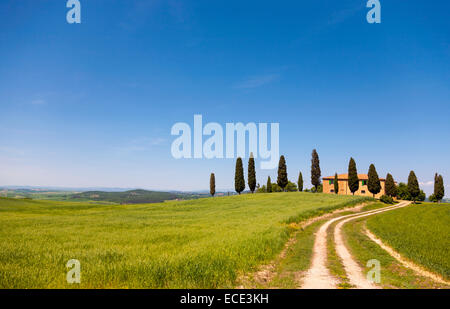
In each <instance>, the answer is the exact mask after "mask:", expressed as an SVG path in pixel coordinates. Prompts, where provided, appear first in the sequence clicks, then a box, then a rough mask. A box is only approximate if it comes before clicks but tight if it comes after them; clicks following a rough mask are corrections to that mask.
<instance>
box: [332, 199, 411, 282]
mask: <svg viewBox="0 0 450 309" xmlns="http://www.w3.org/2000/svg"><path fill="white" fill-rule="evenodd" d="M409 204H410V202H401V203H399V204H397V205H395V206H392V207H385V208H382V209H378V210H376V211H373V212H370V213H369V212H367V213H361V214H358V215H355V216H353V217H351V218H347V219H344V220H342V221H339V223H338V224H336V226H335V227H334V245H335V248H336V253H337V255H338V256H339V257H340V259H341V260H342V264H343V266H344V269H345V272H346V273H347V277H348V278H349V280H350V284H352V285H354V286H355V287H356V288H357V289H377V288H379V286H378V285H376V284H375V283H372V282H370V281H368V280H367V278H366V277H365V276H364V273H363V270H362V269H361V267H360V266H359V264H358V263H357V262H356V261H355V260H354V258H353V257H352V255H351V253H350V251H349V250H348V248H347V246H346V245H345V243H344V238H343V236H342V226H343V225H344V224H346V223H348V222H350V221H352V220H355V219H359V218H363V217H368V216H372V215H375V214H379V213H382V212H386V211H390V210H394V209H398V208H402V207H405V206H408V205H409ZM341 219H342V217H341Z"/></svg>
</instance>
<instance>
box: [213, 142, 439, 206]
mask: <svg viewBox="0 0 450 309" xmlns="http://www.w3.org/2000/svg"><path fill="white" fill-rule="evenodd" d="M311 157H312V158H311V183H312V184H313V185H314V187H315V189H316V192H317V189H318V187H319V185H320V184H321V170H320V160H319V155H318V153H317V151H316V149H313V151H312V154H311ZM434 182H435V183H434V194H433V195H432V199H435V200H436V201H440V200H442V198H443V197H444V194H445V192H444V180H443V177H442V175H438V174H437V173H436V174H435V177H434ZM247 183H248V186H249V189H250V191H251V192H252V193H254V192H255V189H256V170H255V159H254V157H253V154H250V158H249V161H248V179H247ZM288 183H289V180H288V176H287V167H286V159H285V157H284V156H283V155H282V156H280V160H279V163H278V176H277V184H278V186H280V188H281V189H283V190H285V188H286V186H287V185H288ZM297 185H298V190H299V191H303V175H302V173H301V172H300V173H299V175H298V181H297ZM348 186H349V189H350V192H352V194H353V195H354V194H355V192H356V191H358V189H359V177H358V171H357V168H356V162H355V160H354V159H353V158H350V161H349V164H348ZM234 188H235V190H236V192H237V193H238V194H241V192H242V191H244V189H245V180H244V167H243V163H242V158H240V157H239V158H237V160H236V170H235V174H234ZM407 188H408V192H409V194H410V195H411V198H412V200H413V201H415V200H416V198H417V197H418V196H419V194H420V187H419V182H418V180H417V177H416V174H415V173H414V171H411V172H410V173H409V176H408V184H407ZM367 189H368V190H369V192H370V193H372V194H373V196H374V197H375V195H376V194H378V193H380V191H381V182H380V178H379V177H378V173H377V170H376V168H375V165H373V164H371V165H370V166H369V172H368V181H367ZM266 190H267V192H272V182H271V179H270V176H269V177H268V178H267V185H266ZM334 192H335V194H338V192H339V182H338V175H337V173H336V174H335V175H334ZM215 193H216V184H215V175H214V173H212V174H211V177H210V194H211V195H212V196H214V195H215ZM385 194H386V195H388V196H390V197H395V196H397V186H396V185H395V181H394V178H393V177H392V175H391V174H389V173H388V174H387V175H386V183H385Z"/></svg>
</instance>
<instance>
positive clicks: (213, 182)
mask: <svg viewBox="0 0 450 309" xmlns="http://www.w3.org/2000/svg"><path fill="white" fill-rule="evenodd" d="M209 193H210V194H211V196H214V194H216V176H214V173H211V177H210V178H209Z"/></svg>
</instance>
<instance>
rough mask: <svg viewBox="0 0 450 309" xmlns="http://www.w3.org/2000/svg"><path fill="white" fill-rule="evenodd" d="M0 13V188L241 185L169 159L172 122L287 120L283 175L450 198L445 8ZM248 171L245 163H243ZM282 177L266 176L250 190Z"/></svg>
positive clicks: (121, 8)
mask: <svg viewBox="0 0 450 309" xmlns="http://www.w3.org/2000/svg"><path fill="white" fill-rule="evenodd" d="M80 2H81V5H82V9H81V16H82V17H81V19H82V23H81V24H68V23H67V22H66V13H67V11H68V9H67V8H66V1H65V0H59V1H40V0H21V1H16V0H2V1H1V2H0V23H1V27H0V107H1V113H0V185H40V186H78V187H80V186H81V187H87V186H98V187H127V188H130V187H140V188H145V189H163V190H171V189H173V190H201V189H208V187H209V174H210V173H211V172H215V174H216V184H217V189H218V190H220V189H228V188H233V187H234V185H233V181H234V164H235V161H234V160H231V159H212V160H206V159H197V160H194V159H190V160H188V159H181V160H176V159H174V158H172V156H171V152H170V147H171V143H172V141H173V140H174V139H175V137H173V136H171V135H170V130H171V127H172V125H173V124H175V123H176V122H180V121H181V122H187V123H190V124H192V123H193V117H194V114H202V115H203V121H204V122H218V123H220V124H222V125H225V123H226V122H234V123H236V122H240V121H241V122H244V123H247V122H255V123H259V122H269V123H270V122H278V123H279V124H280V152H281V153H282V154H284V155H285V156H286V160H287V166H288V176H289V178H290V179H291V180H293V181H296V179H297V175H298V172H299V171H300V170H301V171H302V172H303V174H304V178H305V182H306V185H307V187H310V186H311V184H310V172H309V171H310V158H311V151H312V149H313V148H317V151H318V153H319V156H320V160H321V168H322V175H323V176H329V175H333V174H334V173H335V172H338V173H344V172H346V170H347V165H348V160H349V158H350V156H353V157H354V158H355V160H356V163H357V167H358V172H360V173H367V170H368V167H369V165H370V163H374V164H375V166H376V167H377V170H378V173H379V175H380V176H382V177H384V176H385V175H386V173H387V172H391V173H392V174H393V176H394V178H395V179H396V180H397V181H406V179H407V176H408V173H409V171H410V170H414V171H415V172H416V174H417V176H418V178H419V182H421V184H422V185H421V187H422V188H423V189H424V190H425V191H426V192H427V193H430V192H431V191H432V185H430V184H431V182H432V180H433V176H434V173H435V172H439V173H441V174H442V175H443V176H444V181H445V182H446V195H447V196H449V195H448V193H449V192H450V187H449V184H450V162H449V153H450V139H449V133H450V121H449V119H450V19H449V18H448V15H449V12H450V2H449V1H425V0H420V1H416V0H410V1H394V0H389V1H387V0H381V1H380V2H381V6H382V8H381V24H368V23H367V21H366V13H367V12H368V10H369V9H367V8H366V1H365V0H341V1H322V0H309V1H261V0H258V1H231V0H227V1H206V0H205V1H173V0H168V1H143V0H142V1H130V0H127V1H125V0H116V1H110V0H108V1H107V0H80ZM246 165H247V161H246V160H245V161H244V166H246ZM267 175H271V176H272V179H276V170H271V171H270V170H260V169H257V180H258V182H260V183H261V184H263V183H265V181H266V179H267Z"/></svg>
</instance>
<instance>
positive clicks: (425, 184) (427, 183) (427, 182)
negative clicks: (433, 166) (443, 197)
mask: <svg viewBox="0 0 450 309" xmlns="http://www.w3.org/2000/svg"><path fill="white" fill-rule="evenodd" d="M419 184H420V185H421V186H425V187H429V186H432V185H434V181H432V180H430V181H425V182H419Z"/></svg>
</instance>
